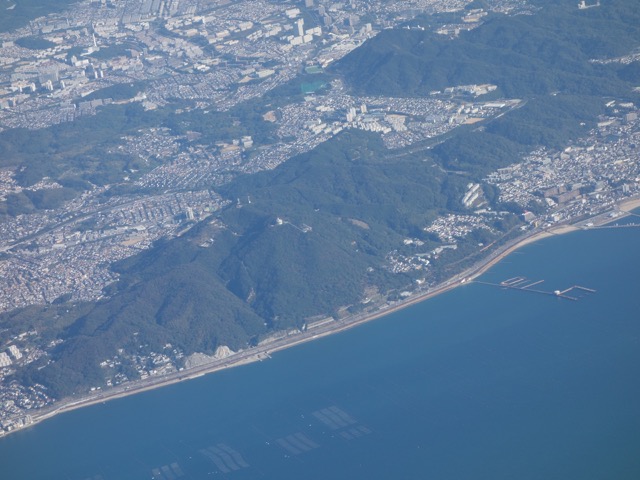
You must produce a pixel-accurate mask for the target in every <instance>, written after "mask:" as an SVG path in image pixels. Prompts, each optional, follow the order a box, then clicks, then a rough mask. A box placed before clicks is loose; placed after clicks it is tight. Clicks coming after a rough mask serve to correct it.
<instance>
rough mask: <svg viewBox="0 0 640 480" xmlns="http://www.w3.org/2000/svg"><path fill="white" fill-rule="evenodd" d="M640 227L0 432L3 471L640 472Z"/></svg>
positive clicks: (206, 475)
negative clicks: (224, 367) (534, 289)
mask: <svg viewBox="0 0 640 480" xmlns="http://www.w3.org/2000/svg"><path fill="white" fill-rule="evenodd" d="M639 245H640V229H635V228H628V229H610V230H598V231H589V232H577V233H572V234H568V235H564V236H558V237H553V238H549V239H546V240H543V241H540V242H538V243H535V244H531V245H528V246H526V247H524V248H522V249H521V250H519V251H517V252H516V253H514V254H512V255H510V256H509V257H508V258H506V259H505V260H504V261H502V262H501V263H500V264H498V265H497V266H495V267H494V268H492V269H491V270H490V271H489V272H487V273H486V274H485V275H484V276H483V277H482V280H485V281H488V282H500V281H502V280H505V279H507V278H510V277H515V276H523V277H527V278H529V279H530V280H531V281H532V282H533V281H536V280H542V279H544V282H543V283H542V284H539V285H538V287H539V288H540V289H543V290H546V291H553V290H556V289H559V290H563V289H565V288H567V287H570V286H572V285H576V284H578V285H582V286H586V287H589V288H592V289H595V290H597V292H596V293H595V294H588V293H586V292H582V293H580V292H577V291H574V292H572V293H570V295H574V294H580V297H581V298H580V299H579V300H578V301H570V300H563V299H559V298H556V297H554V296H547V295H541V294H536V293H531V292H521V291H515V290H504V289H500V288H496V287H491V286H487V285H480V284H475V283H474V284H470V285H465V286H463V287H460V288H458V289H456V290H454V291H451V292H448V293H446V294H443V295H440V296H438V297H436V298H433V299H431V300H428V301H425V302H423V303H421V304H418V305H415V306H413V307H411V308H408V309H406V310H403V311H400V312H397V313H394V314H392V315H389V316H387V317H385V318H382V319H380V320H377V321H375V322H372V323H369V324H366V325H363V326H360V327H358V328H356V329H353V330H350V331H347V332H344V333H341V334H338V335H334V336H331V337H328V338H324V339H321V340H318V341H315V342H312V343H308V344H305V345H302V346H298V347H296V348H292V349H289V350H286V351H282V352H278V353H276V354H274V355H273V358H272V359H270V360H268V361H265V362H260V363H254V364H251V365H248V366H244V367H240V368H235V369H232V370H228V371H224V372H220V373H217V374H214V375H209V376H206V377H202V378H199V379H196V380H192V381H188V382H184V383H181V384H177V385H173V386H169V387H166V388H162V389H158V390H154V391H151V392H147V393H143V394H139V395H136V396H132V397H128V398H124V399H119V400H115V401H112V402H108V403H106V404H103V405H97V406H94V407H89V408H85V409H81V410H77V411H74V412H70V413H67V414H63V415H59V416H58V417H55V418H53V419H52V420H49V421H46V422H43V423H42V424H39V425H37V426H35V427H34V428H31V429H27V430H24V431H22V432H18V433H16V434H12V435H10V436H8V437H6V438H4V439H0V478H1V479H3V480H22V479H24V480H38V479H55V480H58V479H69V480H76V479H77V480H83V479H103V480H112V479H117V480H127V479H151V478H154V477H155V478H156V479H162V480H174V479H178V478H184V479H216V478H217V479H226V478H229V479H284V480H289V479H290V480H294V479H295V480H298V479H336V480H337V479H438V480H465V479H470V480H471V479H473V480H476V479H491V480H502V479H504V480H507V479H509V480H513V479H518V480H526V479H531V480H534V479H535V480H539V479H545V480H551V479H562V480H566V479H581V480H588V479H594V480H595V479H598V480H600V479H616V480H625V479H629V480H632V479H633V480H637V479H638V478H640V248H638V246H639Z"/></svg>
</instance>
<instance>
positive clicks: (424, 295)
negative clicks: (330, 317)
mask: <svg viewBox="0 0 640 480" xmlns="http://www.w3.org/2000/svg"><path fill="white" fill-rule="evenodd" d="M638 208H640V198H631V199H628V200H625V201H622V202H620V203H619V204H617V205H615V206H613V209H610V210H607V211H606V212H603V213H600V214H597V215H595V216H594V217H590V220H593V221H594V223H597V224H596V225H594V226H595V227H596V228H597V227H602V226H606V225H607V224H608V223H612V222H614V221H617V220H620V219H622V218H625V217H627V216H629V215H635V214H633V213H631V211H632V210H635V209H638ZM612 211H618V212H620V214H619V215H618V216H615V217H611V216H610V214H611V212H612ZM596 219H597V221H596ZM585 222H586V220H585V219H581V220H579V221H577V222H575V223H573V224H560V225H556V226H551V227H549V228H544V229H540V230H534V231H530V232H528V233H527V234H525V235H524V236H521V237H518V238H516V239H515V240H513V241H512V242H510V243H507V244H506V245H504V246H502V247H500V248H499V249H498V250H497V251H495V252H493V253H492V254H490V255H488V256H487V257H485V258H484V259H482V260H481V261H480V262H479V263H477V264H475V265H473V266H472V267H470V268H468V269H467V270H464V271H462V272H460V273H458V274H456V275H454V276H453V277H451V278H450V279H448V280H445V281H444V282H442V283H441V284H439V285H437V286H436V287H434V288H433V289H430V290H428V291H425V292H420V293H417V294H414V295H412V296H410V297H408V298H406V299H405V300H402V301H401V302H398V303H396V304H393V305H388V304H387V305H384V306H382V307H380V308H379V309H378V310H376V311H374V312H371V313H366V314H357V315H354V316H352V317H347V318H345V319H342V320H340V321H335V322H332V323H329V324H326V325H322V326H320V327H317V328H315V329H312V330H307V331H304V332H301V333H299V334H295V335H292V336H288V337H284V338H281V339H278V340H275V341H273V342H270V343H268V344H264V345H259V346H257V347H255V348H252V349H250V350H244V351H240V352H237V353H235V354H233V355H231V356H229V357H226V358H223V359H219V360H214V361H212V362H209V363H206V364H203V365H199V366H197V367H193V368H191V369H189V370H183V371H179V372H175V373H172V374H169V375H166V376H163V377H158V378H155V379H151V380H146V381H143V382H141V381H138V382H135V383H134V384H129V385H122V386H119V387H118V388H112V389H109V390H105V391H98V392H96V393H94V394H92V395H91V396H85V397H82V398H78V399H69V400H68V401H66V402H65V401H62V402H61V403H60V404H59V405H57V406H56V405H55V404H54V405H53V406H52V407H50V408H45V409H43V410H42V411H41V412H40V413H38V412H33V413H32V414H31V417H32V422H31V423H29V424H27V425H24V426H23V427H20V428H16V429H14V430H12V431H9V432H5V433H4V435H0V439H2V438H3V437H6V436H8V435H10V434H12V433H16V432H21V431H24V430H26V429H27V428H29V427H32V426H34V425H37V424H38V423H40V422H42V421H44V420H47V419H50V418H53V417H54V416H56V415H58V414H61V413H65V412H70V411H73V410H77V409H80V408H83V407H88V406H91V405H96V404H99V403H105V402H107V401H111V400H115V399H119V398H124V397H128V396H130V395H134V394H137V393H142V392H145V391H149V390H154V389H157V388H160V387H164V386H168V385H173V384H176V383H178V382H182V381H185V380H193V379H195V378H198V377H201V376H203V375H207V374H210V373H214V372H218V371H221V370H226V369H229V368H233V367H239V366H242V365H247V364H250V363H254V362H257V361H262V360H265V359H268V358H270V354H271V353H274V352H278V351H281V350H285V349H288V348H292V347H295V346H297V345H300V344H303V343H307V342H310V341H312V340H316V339H318V338H323V337H326V336H329V335H333V334H336V333H339V332H343V331H345V330H348V329H351V328H354V327H357V326H359V325H362V324H364V323H368V322H371V321H373V320H376V319H379V318H381V317H384V316H386V315H389V314H392V313H395V312H398V311H400V310H403V309H405V308H407V307H410V306H412V305H415V304H417V303H420V302H423V301H425V300H428V299H430V298H433V297H435V296H437V295H440V294H442V293H445V292H448V291H450V290H453V289H454V288H456V287H459V286H462V285H466V284H467V283H470V282H472V281H473V280H474V279H475V278H477V277H479V276H480V275H482V274H483V273H485V272H486V271H487V270H489V269H490V268H491V267H493V266H494V265H496V264H497V263H498V262H500V261H501V260H503V259H504V258H505V257H507V256H508V255H510V254H511V253H513V252H515V251H516V250H518V249H520V248H522V247H524V246H526V245H529V244H531V243H534V242H537V241H539V240H542V239H545V238H549V237H551V236H554V235H563V234H566V233H570V232H574V231H579V230H588V229H589V228H590V227H587V226H585V225H584V223H585ZM579 224H583V225H579Z"/></svg>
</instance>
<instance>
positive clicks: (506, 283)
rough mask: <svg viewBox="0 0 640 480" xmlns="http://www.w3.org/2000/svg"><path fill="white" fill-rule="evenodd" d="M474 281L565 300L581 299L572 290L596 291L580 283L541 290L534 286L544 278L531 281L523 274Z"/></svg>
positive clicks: (580, 291)
mask: <svg viewBox="0 0 640 480" xmlns="http://www.w3.org/2000/svg"><path fill="white" fill-rule="evenodd" d="M473 282H474V283H479V284H481V285H489V286H491V287H498V288H502V289H512V290H520V291H523V292H531V293H538V294H541V295H550V296H553V297H558V298H563V299H565V300H572V301H577V300H579V297H577V296H573V295H568V294H569V293H572V292H578V293H584V294H592V293H596V291H595V290H594V289H593V288H587V287H583V286H580V285H573V286H571V287H569V288H565V289H564V290H554V291H552V292H549V291H546V290H540V289H539V288H533V287H536V286H538V285H540V284H541V283H543V282H544V280H535V281H531V280H529V279H527V278H526V277H521V276H518V277H513V278H508V279H507V280H503V281H502V282H500V283H492V282H484V281H482V280H473Z"/></svg>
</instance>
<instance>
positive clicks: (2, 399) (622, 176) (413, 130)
mask: <svg viewBox="0 0 640 480" xmlns="http://www.w3.org/2000/svg"><path fill="white" fill-rule="evenodd" d="M469 3H471V2H469V1H467V0H445V1H441V0H403V1H392V2H390V1H383V0H373V1H371V0H344V1H340V2H333V1H325V0H304V1H302V2H300V1H279V2H275V1H269V0H245V1H233V2H231V1H225V0H91V1H84V2H80V3H78V4H75V5H73V6H70V7H69V8H68V10H66V11H64V12H62V13H56V14H51V15H48V16H46V17H41V18H37V19H34V20H32V21H31V22H29V24H28V25H25V26H23V27H20V28H18V29H17V30H13V31H10V32H4V33H0V44H1V45H2V49H1V50H0V133H4V134H7V133H9V132H11V131H12V130H13V129H17V130H25V129H26V130H28V131H29V132H38V131H41V130H43V129H48V128H53V127H55V126H59V127H61V128H63V127H64V125H65V124H68V123H71V122H85V121H91V119H92V118H93V119H94V123H92V125H94V127H93V128H99V125H100V121H101V118H102V116H103V115H104V114H105V112H109V111H111V110H110V109H116V108H126V107H135V108H137V109H139V110H140V111H142V112H144V114H145V115H147V114H148V115H153V114H161V113H160V112H166V111H167V109H169V110H171V111H170V112H169V114H171V115H175V119H176V120H175V123H176V124H177V125H179V126H180V128H173V129H172V128H168V127H166V126H158V125H153V124H151V125H142V126H141V127H140V128H138V129H136V131H135V132H133V133H131V132H127V133H126V134H118V135H117V136H116V137H115V138H113V139H111V141H110V143H109V144H108V146H106V147H103V148H104V149H103V150H100V151H98V152H97V154H96V155H117V156H118V158H124V159H127V162H129V163H127V164H126V165H128V166H127V167H126V168H125V169H124V170H125V171H124V172H121V173H122V175H121V176H120V177H117V178H114V180H113V181H111V180H109V179H107V180H105V181H103V182H100V181H97V180H96V181H88V180H86V179H84V180H85V181H86V183H84V184H83V185H84V187H83V188H81V189H76V190H74V193H73V194H69V196H68V197H67V196H64V195H67V192H68V191H69V187H68V185H67V184H65V182H64V179H61V178H57V177H56V175H55V172H54V173H51V174H44V175H38V176H36V178H34V179H33V180H32V181H30V180H25V179H24V175H23V174H25V172H24V171H23V170H21V168H14V167H11V166H7V167H4V168H2V169H0V200H2V201H3V202H5V203H6V204H11V202H15V201H16V199H25V198H28V199H30V201H31V203H32V204H33V205H31V206H30V207H29V209H28V210H24V209H22V210H21V209H19V208H17V209H15V210H14V211H8V212H7V213H6V214H5V215H4V216H3V217H2V219H1V220H0V312H11V311H13V310H15V309H18V308H23V307H28V306H33V305H44V304H60V303H63V302H67V301H74V302H76V301H78V302H80V301H96V300H99V299H101V298H103V297H105V296H106V295H108V293H107V292H106V290H105V287H108V286H109V285H111V284H113V283H114V282H117V281H118V278H119V274H118V273H117V271H116V270H114V269H113V268H112V266H113V265H114V264H115V263H116V262H119V261H122V260H124V259H126V258H129V257H132V256H134V255H136V254H138V253H140V252H141V251H143V250H147V249H149V248H150V247H152V246H153V245H154V243H155V242H157V241H159V240H168V239H172V238H177V237H180V236H182V235H185V234H186V233H187V232H188V231H189V230H190V229H192V228H194V227H195V226H197V225H198V224H200V223H202V222H205V221H206V222H209V223H212V224H215V222H216V221H217V220H216V212H218V211H220V210H221V209H223V208H225V207H228V206H229V205H232V204H233V203H236V204H237V206H238V207H240V206H242V205H243V204H246V203H251V197H250V196H248V197H247V198H238V199H233V200H230V199H227V198H224V197H223V196H221V195H220V194H219V193H218V192H217V189H218V187H221V186H223V185H225V184H227V183H228V182H230V181H231V180H232V179H234V178H237V177H238V176H240V175H242V174H247V173H251V174H253V173H257V172H262V171H268V170H273V169H275V168H276V167H277V166H279V165H281V164H283V163H284V162H286V161H287V160H289V159H291V158H292V157H294V156H296V155H299V154H302V153H305V152H310V151H312V150H313V149H314V148H316V147H318V146H319V145H321V144H323V143H325V142H327V141H328V140H330V139H331V138H333V137H336V136H338V135H339V134H340V133H341V132H344V131H349V130H361V131H366V132H376V133H377V134H378V135H379V136H380V138H381V140H382V142H383V145H384V148H385V149H387V150H388V151H390V152H394V151H397V152H399V153H398V154H399V155H401V154H403V152H407V151H411V149H412V148H414V147H415V148H419V147H420V148H422V147H421V146H423V145H431V144H429V142H430V141H431V140H432V139H436V137H440V136H446V135H447V134H450V133H451V132H452V131H453V130H454V129H458V128H471V127H474V126H480V127H481V126H482V125H484V123H486V122H488V121H491V120H492V119H496V118H500V117H502V116H504V115H508V114H509V112H511V111H515V110H518V109H520V108H523V107H524V106H525V104H526V103H527V102H526V100H523V99H519V98H504V97H494V96H492V94H493V93H494V92H495V91H496V89H497V87H496V85H493V84H487V83H483V82H478V83H475V84H468V85H450V86H448V87H446V88H444V89H441V90H433V91H431V92H429V94H428V95H426V96H422V97H388V96H376V95H359V94H355V93H353V92H352V91H351V90H350V89H349V88H348V86H347V85H346V84H345V82H344V80H343V79H341V78H340V77H339V76H330V75H326V74H325V71H326V69H329V68H330V67H331V66H332V65H333V64H334V63H335V62H337V61H338V60H340V59H341V58H343V57H345V56H346V55H347V54H349V53H350V52H352V51H354V50H355V49H357V48H358V47H359V46H361V45H362V44H363V43H364V42H366V41H367V40H368V39H371V38H373V37H375V36H376V35H378V34H379V33H380V32H382V31H383V30H385V29H390V28H394V27H400V26H404V25H406V24H407V22H409V21H411V20H412V19H413V18H415V17H416V16H418V15H424V14H447V15H449V17H447V18H448V19H454V18H455V21H451V22H449V23H446V24H438V25H437V26H435V27H432V28H434V30H435V31H436V32H437V33H438V34H439V35H442V36H443V37H449V38H454V37H456V36H457V35H459V34H460V32H462V31H466V30H472V29H474V28H477V27H478V26H479V25H481V24H482V22H483V21H484V19H485V18H486V17H487V15H488V14H492V13H500V14H507V15H528V14H531V13H532V11H533V9H532V7H531V6H530V5H528V3H527V2H526V1H525V0H493V1H487V2H482V3H483V4H484V5H485V7H484V8H467V9H465V7H467V5H468V4H469ZM474 3H475V2H474ZM487 6H488V7H487ZM588 7H589V5H585V3H584V2H583V3H582V4H581V5H580V6H579V5H578V4H577V2H576V6H575V8H576V10H578V9H580V8H583V9H584V8H588ZM3 8H6V7H3ZM593 8H604V6H603V7H600V6H595V5H594V6H593ZM406 28H425V27H423V26H419V25H418V26H416V25H415V24H411V26H407V27H406ZM639 58H640V57H639V56H638V54H637V53H630V54H629V55H628V56H625V57H618V58H610V59H594V62H595V63H599V64H603V65H604V64H609V63H618V64H630V63H633V62H637V61H638V60H639ZM297 77H301V78H304V83H303V92H302V94H300V95H292V96H290V97H287V98H285V97H278V96H274V97H272V98H271V97H269V94H270V92H274V91H278V89H283V88H287V85H290V82H291V81H292V80H294V79H296V78H297ZM639 88H640V87H639ZM251 102H262V103H261V105H262V106H263V107H264V111H262V110H261V111H260V112H259V115H258V116H257V118H255V119H254V124H252V125H246V122H245V121H244V119H243V118H242V117H241V115H240V114H239V113H238V111H239V110H238V109H242V108H245V106H246V105H251ZM603 103H604V106H603V108H604V112H606V113H604V114H603V115H600V117H599V118H598V119H597V123H596V125H595V127H594V128H591V129H589V130H588V132H586V134H585V135H583V136H581V137H580V138H579V139H578V140H576V141H572V142H571V143H570V144H567V145H566V146H565V147H564V148H562V149H555V148H549V147H539V148H537V149H535V150H533V151H531V152H529V153H528V154H527V155H526V156H524V158H523V159H515V158H514V163H513V164H511V165H508V166H506V167H503V168H498V169H497V170H495V171H493V172H492V173H490V174H489V175H487V176H486V177H485V178H483V179H478V180H472V181H470V182H469V183H468V184H467V187H466V191H465V192H464V193H463V194H462V195H461V196H460V197H459V199H458V202H459V206H460V209H461V210H460V211H459V212H453V213H451V212H450V213H446V214H444V215H441V216H439V217H438V218H436V219H435V220H434V221H433V222H431V223H430V224H426V225H423V232H424V233H425V235H429V236H430V237H431V238H435V239H437V241H438V242H439V245H438V246H437V247H436V248H433V246H432V245H430V244H427V243H425V241H424V240H423V239H420V238H413V237H407V238H405V239H404V240H403V241H402V243H401V244H398V245H397V248H396V249H393V250H390V251H389V252H388V253H387V255H386V257H385V261H386V265H387V269H388V271H390V272H393V273H407V272H413V274H414V278H415V282H414V287H415V288H416V289H419V290H420V291H425V290H426V289H428V288H431V287H434V286H435V280H436V277H433V276H431V275H430V269H431V266H432V263H433V262H434V261H437V259H439V258H440V257H443V256H446V255H447V252H448V251H451V250H455V249H457V248H458V244H459V243H460V242H461V240H463V239H465V238H466V237H467V236H468V235H470V234H471V233H472V232H478V231H484V232H487V233H489V234H493V236H491V235H490V236H489V237H487V238H491V239H495V236H496V235H498V232H496V231H495V229H494V224H495V222H496V220H497V219H500V218H503V217H504V216H506V215H508V214H509V212H506V211H496V210H494V209H492V207H491V205H492V202H491V201H490V200H489V199H488V198H487V195H488V192H490V191H495V192H498V193H497V199H496V201H497V202H499V203H500V204H502V205H508V206H510V207H511V208H509V210H510V213H511V214H513V212H517V214H518V215H519V217H520V223H519V224H518V225H517V230H518V232H519V233H521V234H528V233H530V232H532V231H537V230H539V229H543V228H548V227H551V226H553V225H557V224H562V223H570V222H574V221H576V220H578V219H586V218H589V217H592V216H594V215H598V214H602V213H603V212H609V211H611V213H610V214H611V215H616V214H617V213H616V212H615V210H614V207H615V206H616V205H617V204H618V203H619V202H621V201H622V200H624V199H628V198H631V197H633V196H635V195H638V194H640V162H639V161H638V153H637V152H638V150H637V148H638V144H639V142H640V119H638V108H637V106H636V105H635V104H634V103H632V102H628V101H620V100H617V99H607V100H606V101H604V100H603ZM162 114H163V115H165V113H162ZM252 114H253V113H249V114H247V115H252ZM189 115H191V116H194V115H198V116H205V117H206V116H207V115H210V116H213V115H219V116H216V117H215V119H212V120H211V121H212V122H219V123H221V124H222V123H225V120H222V119H225V118H226V123H228V124H229V125H225V126H224V127H225V128H224V129H222V130H216V131H215V132H214V134H213V135H208V134H206V133H205V134H203V132H202V131H197V129H193V130H192V129H190V127H189V122H188V121H187V120H185V121H184V122H182V120H181V119H182V118H185V119H186V118H187V116H189ZM225 115H228V117H225ZM189 118H193V117H189ZM181 122H182V123H181ZM243 122H245V124H243ZM227 127H229V128H227ZM216 128H217V127H216ZM220 131H222V134H220ZM210 137H211V138H213V137H215V138H214V139H213V140H211V138H210ZM434 142H437V140H434ZM434 144H435V143H434ZM98 175H99V172H98ZM105 175H106V174H105ZM56 192H59V193H60V195H62V194H63V192H64V195H63V198H62V199H61V200H60V199H59V197H58V196H56ZM50 196H53V197H55V198H56V199H58V200H57V201H56V205H55V206H54V207H53V208H51V205H48V204H47V200H46V199H47V198H49V197H50ZM43 199H44V200H43ZM39 203H40V204H39ZM350 221H351V222H352V223H353V224H354V225H356V226H358V227H361V228H362V229H368V228H369V225H367V224H366V223H365V222H362V221H360V220H358V219H351V220H350ZM287 223H288V221H287V219H286V218H284V219H283V218H280V217H278V219H277V225H286V224H287ZM292 226H293V227H294V228H296V229H299V230H300V231H305V230H306V229H310V228H311V227H309V226H308V225H292ZM223 227H224V226H221V228H223ZM584 227H585V228H589V224H588V223H587V224H584ZM213 243H214V242H213V239H211V240H204V241H203V243H202V245H201V247H202V248H207V247H211V246H212V244H213ZM490 246H491V245H484V244H483V243H482V242H478V244H477V245H476V247H477V250H479V251H482V250H484V249H485V248H488V247H490ZM213 248H215V245H214V246H213ZM413 293H414V292H413V291H412V290H407V291H404V292H402V294H401V296H402V297H406V296H410V295H412V294H413ZM388 302H390V300H389V299H388V298H387V297H385V296H384V295H383V294H382V293H381V292H379V291H377V290H376V289H371V290H369V291H365V292H364V293H363V304H369V305H370V308H371V309H372V311H373V310H374V309H379V308H383V306H384V305H388ZM336 320H340V319H338V318H332V317H330V316H328V315H324V316H319V317H317V318H310V319H308V322H307V323H306V326H305V327H306V328H313V327H320V326H323V325H326V324H327V323H328V322H329V323H330V322H335V321H336ZM292 333H296V332H284V333H276V334H274V335H273V336H271V337H265V338H264V339H262V342H263V343H268V342H270V341H277V340H279V339H281V338H282V336H283V335H289V334H292ZM62 341H63V340H61V339H53V340H49V341H48V342H47V343H43V342H42V339H41V338H40V336H39V332H38V331H36V330H28V331H23V332H20V333H19V334H12V335H10V336H7V335H6V334H4V333H3V332H2V330H0V435H2V434H3V433H5V432H9V431H12V430H15V429H17V428H21V427H23V426H26V425H28V424H30V423H32V422H33V415H34V412H36V411H38V410H39V409H42V408H44V407H51V406H52V405H53V404H54V403H55V402H56V401H57V400H59V399H57V398H53V397H52V396H51V394H50V393H49V392H48V390H47V388H46V387H44V386H43V385H40V384H38V383H35V384H22V383H20V382H18V381H17V380H15V379H14V373H15V372H16V370H19V369H21V368H24V367H25V366H27V365H29V364H30V363H32V362H35V361H37V360H41V359H42V358H43V357H45V358H46V357H47V355H49V352H51V351H52V350H53V349H55V348H56V347H57V346H58V345H59V344H60V343H61V342H62ZM233 354H234V352H232V351H231V350H229V348H227V347H225V346H220V347H218V349H217V351H216V353H215V355H210V356H207V355H203V354H197V353H196V354H191V355H187V354H185V352H183V351H182V350H181V349H180V348H178V347H175V346H174V345H172V344H171V343H167V344H166V345H165V348H164V350H162V351H153V350H149V349H148V348H147V347H146V345H145V344H144V342H141V345H140V348H139V351H137V352H131V351H125V350H121V351H119V352H118V353H117V354H116V355H114V356H113V357H110V358H105V359H104V361H103V362H102V363H101V364H100V366H101V367H102V368H103V369H104V371H105V372H107V374H106V375H105V377H106V378H107V380H106V382H105V383H104V384H102V385H95V386H93V387H91V391H92V392H95V391H96V390H98V391H99V390H101V389H107V388H111V387H115V386H118V385H122V384H127V383H128V382H129V383H131V382H132V381H145V380H147V379H149V378H153V377H160V376H163V375H167V374H175V373H176V372H180V371H184V370H185V369H186V370H189V369H190V368H195V367H196V366H201V365H203V364H206V363H207V362H210V361H217V360H220V359H222V358H225V357H228V356H230V355H233ZM125 364H126V368H118V367H119V366H122V365H125Z"/></svg>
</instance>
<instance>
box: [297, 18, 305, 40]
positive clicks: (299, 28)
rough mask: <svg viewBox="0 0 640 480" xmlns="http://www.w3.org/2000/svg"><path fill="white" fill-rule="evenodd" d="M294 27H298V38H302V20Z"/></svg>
mask: <svg viewBox="0 0 640 480" xmlns="http://www.w3.org/2000/svg"><path fill="white" fill-rule="evenodd" d="M296 25H297V26H298V36H299V37H302V36H304V19H302V18H300V19H299V20H298V21H297V22H296Z"/></svg>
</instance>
